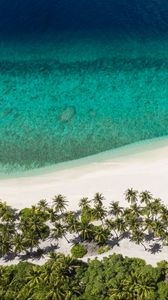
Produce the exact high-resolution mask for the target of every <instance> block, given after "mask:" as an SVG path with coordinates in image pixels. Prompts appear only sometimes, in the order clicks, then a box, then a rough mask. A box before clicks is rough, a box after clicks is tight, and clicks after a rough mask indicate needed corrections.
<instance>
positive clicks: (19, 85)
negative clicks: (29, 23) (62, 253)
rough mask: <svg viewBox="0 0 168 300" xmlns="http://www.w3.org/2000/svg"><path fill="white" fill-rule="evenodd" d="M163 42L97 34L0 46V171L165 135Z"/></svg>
mask: <svg viewBox="0 0 168 300" xmlns="http://www.w3.org/2000/svg"><path fill="white" fill-rule="evenodd" d="M167 83H168V42H167V41H166V39H165V38H162V39H161V40H160V39H153V38H150V39H147V38H146V39H141V38H140V37H139V38H136V37H132V36H126V37H125V38H124V37H122V38H121V37H117V36H114V35H113V34H112V33H110V32H108V31H107V30H106V31H105V32H100V31H90V32H89V33H88V32H83V31H82V32H80V31H79V32H76V33H71V32H69V33H67V32H66V33H65V32H62V33H60V34H57V35H55V36H54V37H53V36H50V37H49V36H47V38H45V37H43V38H41V37H38V39H36V38H34V39H32V37H31V39H30V38H29V37H27V39H26V40H23V39H22V38H20V39H18V40H17V39H16V38H15V39H14V40H12V39H10V40H5V39H4V40H2V41H1V44H0V173H11V172H14V171H16V170H27V169H32V168H38V167H43V166H46V165H47V166H48V165H52V164H56V163H58V162H63V161H67V160H72V159H77V158H80V157H85V156H88V155H91V154H95V153H99V152H101V151H104V150H109V149H113V148H116V147H119V146H122V145H126V144H129V143H133V142H136V141H140V140H144V139H149V138H154V137H158V136H163V135H167V134H168V84H167Z"/></svg>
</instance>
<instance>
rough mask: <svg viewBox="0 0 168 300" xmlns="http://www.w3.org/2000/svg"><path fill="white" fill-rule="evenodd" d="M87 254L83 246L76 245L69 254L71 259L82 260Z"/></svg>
mask: <svg viewBox="0 0 168 300" xmlns="http://www.w3.org/2000/svg"><path fill="white" fill-rule="evenodd" d="M86 253H87V250H86V248H85V246H84V245H81V244H76V245H74V246H73V247H72V248H71V254H72V256H73V257H76V258H82V257H83V256H84V255H85V254H86Z"/></svg>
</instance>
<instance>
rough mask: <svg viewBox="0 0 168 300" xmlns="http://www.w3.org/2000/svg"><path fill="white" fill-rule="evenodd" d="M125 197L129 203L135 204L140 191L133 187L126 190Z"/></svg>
mask: <svg viewBox="0 0 168 300" xmlns="http://www.w3.org/2000/svg"><path fill="white" fill-rule="evenodd" d="M125 199H126V201H127V202H128V203H131V204H135V203H136V202H137V200H138V191H136V190H133V188H131V189H128V190H126V192H125Z"/></svg>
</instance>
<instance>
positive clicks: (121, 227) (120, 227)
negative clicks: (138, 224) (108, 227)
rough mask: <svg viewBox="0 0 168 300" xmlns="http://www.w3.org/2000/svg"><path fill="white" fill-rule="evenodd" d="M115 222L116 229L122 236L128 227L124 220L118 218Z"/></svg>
mask: <svg viewBox="0 0 168 300" xmlns="http://www.w3.org/2000/svg"><path fill="white" fill-rule="evenodd" d="M114 222H115V228H116V230H117V232H119V233H120V235H121V234H123V233H124V232H125V231H126V230H127V225H126V223H125V221H124V220H123V218H121V217H120V218H119V217H118V218H116V219H115V221H114Z"/></svg>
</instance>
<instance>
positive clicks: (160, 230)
mask: <svg viewBox="0 0 168 300" xmlns="http://www.w3.org/2000/svg"><path fill="white" fill-rule="evenodd" d="M152 227H153V232H154V236H155V237H158V238H162V239H164V238H166V236H167V232H166V229H167V227H166V226H165V225H164V224H163V223H162V222H161V221H159V220H155V221H153V223H152Z"/></svg>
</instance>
